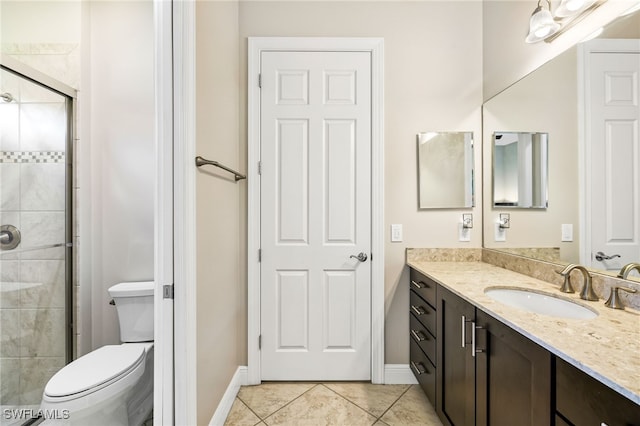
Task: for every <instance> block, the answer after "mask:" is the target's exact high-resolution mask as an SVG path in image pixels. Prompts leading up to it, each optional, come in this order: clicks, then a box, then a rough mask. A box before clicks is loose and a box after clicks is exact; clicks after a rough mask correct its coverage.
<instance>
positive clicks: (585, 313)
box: [484, 287, 598, 319]
mask: <svg viewBox="0 0 640 426" xmlns="http://www.w3.org/2000/svg"><path fill="white" fill-rule="evenodd" d="M484 293H485V294H486V295H487V296H489V297H490V298H492V299H494V300H497V301H498V302H501V303H504V304H505V305H509V306H512V307H514V308H519V309H523V310H525V311H529V312H535V313H537V314H542V315H548V316H551V317H560V318H572V319H593V318H595V317H597V316H598V313H597V312H596V311H594V310H592V309H591V308H588V307H586V306H582V305H580V304H578V303H575V302H572V301H570V300H567V299H561V298H559V297H557V296H554V295H552V294H549V293H541V292H537V291H533V290H527V289H523V288H505V287H489V288H487V289H486V290H485V291H484Z"/></svg>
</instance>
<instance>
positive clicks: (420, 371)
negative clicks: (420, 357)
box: [411, 361, 427, 376]
mask: <svg viewBox="0 0 640 426" xmlns="http://www.w3.org/2000/svg"><path fill="white" fill-rule="evenodd" d="M420 367H422V368H420ZM411 368H413V371H415V373H416V375H417V376H419V375H421V374H424V373H426V372H427V369H426V368H425V366H424V365H423V364H422V363H421V362H419V363H418V364H416V363H415V362H413V361H411Z"/></svg>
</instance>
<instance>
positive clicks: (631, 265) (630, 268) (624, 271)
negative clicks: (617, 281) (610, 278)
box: [618, 262, 640, 280]
mask: <svg viewBox="0 0 640 426" xmlns="http://www.w3.org/2000/svg"><path fill="white" fill-rule="evenodd" d="M634 269H635V270H636V271H638V272H640V263H637V262H632V263H628V264H626V265H624V266H623V267H622V269H620V273H619V274H618V278H622V279H623V280H626V279H627V276H628V275H629V272H631V271H633V270H634Z"/></svg>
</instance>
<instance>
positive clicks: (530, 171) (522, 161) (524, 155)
mask: <svg viewBox="0 0 640 426" xmlns="http://www.w3.org/2000/svg"><path fill="white" fill-rule="evenodd" d="M548 139H549V135H548V134H547V133H532V132H496V133H494V135H493V206H494V207H513V208H537V209H544V208H546V207H547V152H548V151H547V143H548Z"/></svg>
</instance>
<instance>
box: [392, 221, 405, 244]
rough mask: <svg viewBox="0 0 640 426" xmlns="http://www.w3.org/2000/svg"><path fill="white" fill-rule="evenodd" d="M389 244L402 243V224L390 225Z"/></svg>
mask: <svg viewBox="0 0 640 426" xmlns="http://www.w3.org/2000/svg"><path fill="white" fill-rule="evenodd" d="M391 242H392V243H399V242H402V224H397V223H396V224H393V225H391Z"/></svg>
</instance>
